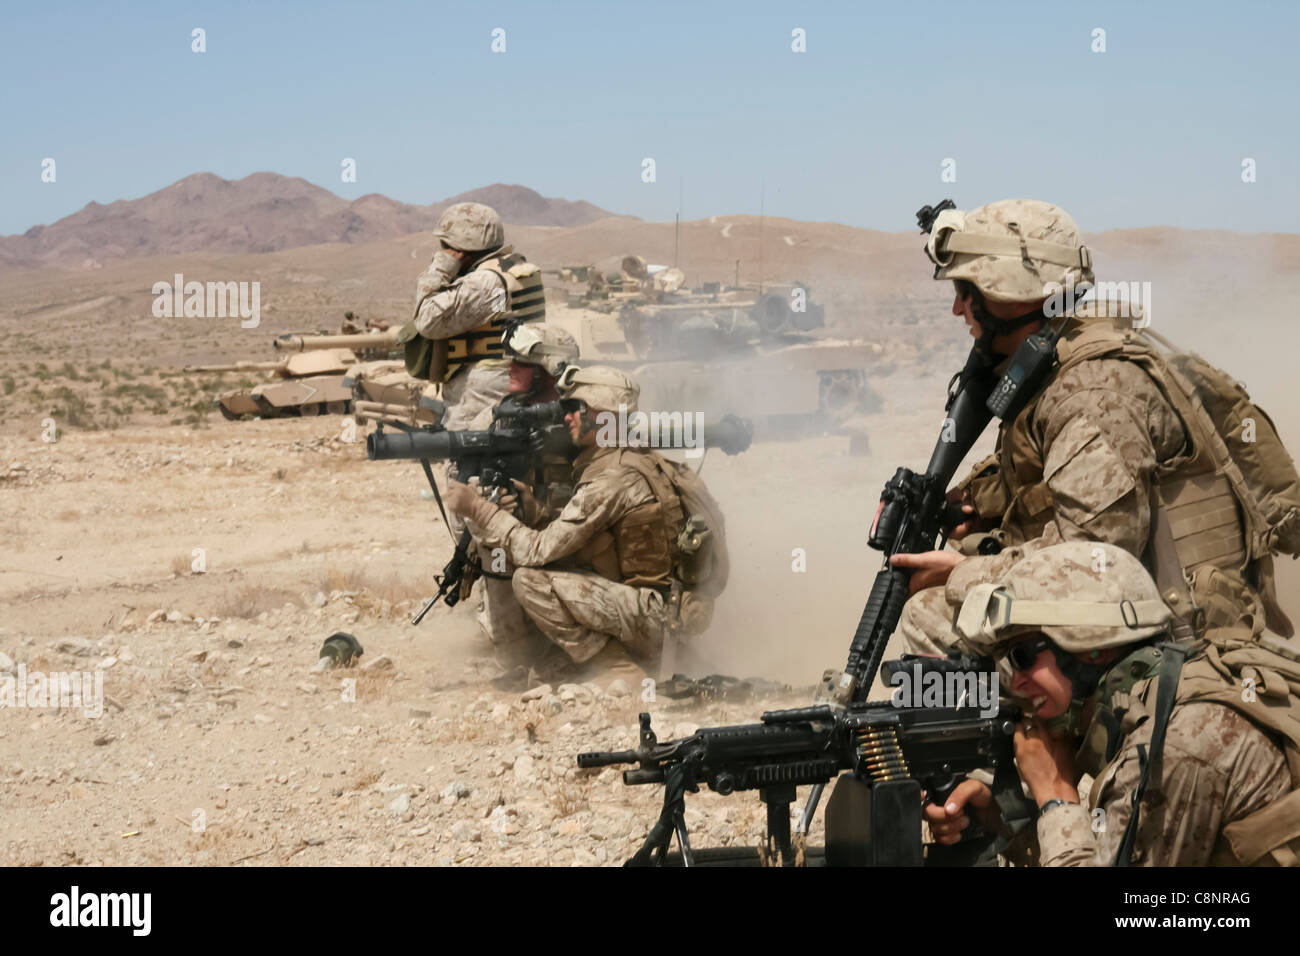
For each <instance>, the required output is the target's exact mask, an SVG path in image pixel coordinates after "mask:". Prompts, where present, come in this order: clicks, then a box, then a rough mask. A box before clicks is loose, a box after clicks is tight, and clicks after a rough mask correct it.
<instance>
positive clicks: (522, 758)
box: [514, 754, 536, 783]
mask: <svg viewBox="0 0 1300 956" xmlns="http://www.w3.org/2000/svg"><path fill="white" fill-rule="evenodd" d="M533 763H534V761H533V758H532V757H530V756H528V754H520V755H519V756H518V757H516V758H515V765H514V769H515V779H516V780H517V781H519V782H520V783H528V782H531V781H532V779H533V777H534V774H535V772H536V771H535V767H534V766H533Z"/></svg>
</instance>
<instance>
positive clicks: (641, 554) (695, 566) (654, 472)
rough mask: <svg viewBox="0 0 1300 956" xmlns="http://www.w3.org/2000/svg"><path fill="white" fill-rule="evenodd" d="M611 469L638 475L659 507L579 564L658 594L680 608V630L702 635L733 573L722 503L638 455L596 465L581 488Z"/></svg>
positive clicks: (672, 465) (601, 538) (629, 519)
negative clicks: (714, 600) (726, 539)
mask: <svg viewBox="0 0 1300 956" xmlns="http://www.w3.org/2000/svg"><path fill="white" fill-rule="evenodd" d="M609 469H628V470H631V471H633V472H635V473H636V474H637V475H639V476H640V477H641V478H642V479H644V480H645V482H646V484H647V485H648V486H649V487H650V491H651V493H652V494H653V495H654V500H653V501H650V502H647V503H646V504H643V505H639V506H638V507H636V508H633V509H632V510H631V511H629V512H628V513H627V514H625V515H624V516H623V517H622V518H620V519H619V520H618V521H617V522H615V524H614V525H613V526H612V527H611V528H609V529H608V530H607V531H604V532H601V533H600V534H598V535H596V537H595V538H593V539H592V540H591V541H590V542H588V544H587V545H586V546H585V547H584V548H583V549H582V550H580V551H579V552H578V554H577V556H576V559H577V560H578V561H579V563H581V564H585V565H586V566H588V567H591V568H592V570H594V571H596V572H597V573H599V574H601V575H602V576H603V577H607V578H609V579H611V580H614V581H619V582H621V583H623V584H626V585H629V586H630V587H637V588H651V589H653V590H656V591H659V592H660V593H661V594H663V595H664V596H665V598H666V599H667V600H669V601H670V602H674V603H675V604H676V608H675V611H676V617H677V620H676V621H675V622H674V627H675V628H676V629H679V630H681V631H682V632H684V633H685V634H686V635H696V634H700V633H703V631H704V630H705V629H706V628H707V627H708V624H709V622H710V620H711V619H712V617H713V598H715V597H716V596H717V595H718V594H719V593H721V591H722V589H723V588H724V587H725V586H726V582H727V577H728V575H729V570H730V566H729V563H728V559H727V548H726V541H725V530H724V525H723V519H722V512H721V510H720V509H719V508H718V506H717V502H716V501H714V500H713V497H712V496H711V495H710V494H709V492H708V490H707V489H706V488H705V487H704V483H703V482H702V481H701V480H700V479H699V477H698V476H696V474H695V472H694V471H692V470H691V469H690V468H689V467H688V466H686V465H682V464H678V463H676V462H671V461H668V460H667V459H665V458H662V457H660V456H659V455H657V454H655V453H654V452H650V451H643V450H638V449H630V448H620V449H618V450H617V451H615V452H613V453H612V454H610V455H607V456H605V457H604V458H602V459H600V460H599V461H597V462H595V463H593V465H592V466H588V468H587V469H586V470H584V471H583V473H582V475H581V478H580V481H579V484H580V485H581V484H585V483H587V482H588V481H590V480H591V479H592V478H594V477H595V476H596V475H597V474H600V473H603V472H604V471H607V470H609Z"/></svg>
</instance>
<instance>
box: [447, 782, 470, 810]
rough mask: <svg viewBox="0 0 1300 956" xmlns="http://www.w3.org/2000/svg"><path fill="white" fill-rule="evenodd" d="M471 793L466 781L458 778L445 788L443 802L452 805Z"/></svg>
mask: <svg viewBox="0 0 1300 956" xmlns="http://www.w3.org/2000/svg"><path fill="white" fill-rule="evenodd" d="M469 794H470V789H469V787H468V786H467V785H465V784H464V783H462V782H461V781H459V780H457V781H455V782H453V783H449V784H447V786H445V787H444V788H443V790H442V802H443V803H445V804H447V805H448V806H450V805H451V804H453V803H455V802H456V801H457V800H462V799H464V798H465V797H468V796H469Z"/></svg>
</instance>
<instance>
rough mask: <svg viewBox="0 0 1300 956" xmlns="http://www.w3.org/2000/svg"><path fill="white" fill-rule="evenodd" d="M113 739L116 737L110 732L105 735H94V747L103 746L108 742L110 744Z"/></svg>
mask: <svg viewBox="0 0 1300 956" xmlns="http://www.w3.org/2000/svg"><path fill="white" fill-rule="evenodd" d="M115 739H116V738H114V737H113V736H112V735H111V734H105V735H104V736H102V737H96V738H95V746H96V747H104V746H107V745H108V744H111V743H112V742H113V741H114V740H115Z"/></svg>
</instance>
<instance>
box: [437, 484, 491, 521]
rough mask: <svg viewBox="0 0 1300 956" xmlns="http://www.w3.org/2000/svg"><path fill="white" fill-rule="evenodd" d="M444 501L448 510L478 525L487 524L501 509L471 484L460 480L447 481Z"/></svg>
mask: <svg viewBox="0 0 1300 956" xmlns="http://www.w3.org/2000/svg"><path fill="white" fill-rule="evenodd" d="M443 502H444V503H445V504H446V505H447V510H448V511H451V512H454V513H455V514H458V515H460V516H461V517H462V518H464V519H465V520H466V521H473V522H474V523H475V524H477V525H485V524H487V523H488V522H489V521H491V520H492V516H493V515H495V514H496V513H497V511H499V510H500V509H499V508H497V506H496V505H494V504H493V503H492V502H490V501H488V500H487V499H486V498H484V497H483V496H482V495H480V494H479V493H478V492H477V491H475V490H474V489H473V488H471V487H470V486H469V485H467V484H464V483H463V482H459V481H448V482H447V493H446V494H445V495H443Z"/></svg>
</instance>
